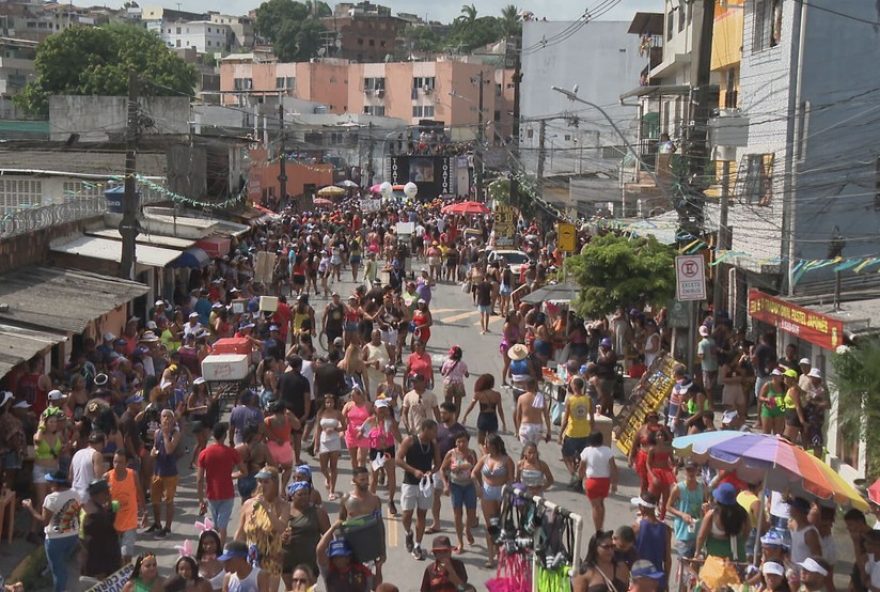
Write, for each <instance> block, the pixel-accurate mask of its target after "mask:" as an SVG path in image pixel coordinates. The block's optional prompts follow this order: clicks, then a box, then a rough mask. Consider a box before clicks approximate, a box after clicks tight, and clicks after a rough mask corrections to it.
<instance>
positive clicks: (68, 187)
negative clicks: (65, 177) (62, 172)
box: [61, 181, 103, 203]
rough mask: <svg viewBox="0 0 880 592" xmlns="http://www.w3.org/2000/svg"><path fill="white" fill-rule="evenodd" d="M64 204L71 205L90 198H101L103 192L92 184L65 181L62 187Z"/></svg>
mask: <svg viewBox="0 0 880 592" xmlns="http://www.w3.org/2000/svg"><path fill="white" fill-rule="evenodd" d="M61 190H62V193H63V201H64V203H70V202H72V201H77V200H80V199H87V198H90V197H100V196H101V195H102V194H103V190H102V189H101V188H100V187H99V186H97V185H94V184H92V183H84V182H82V181H65V182H64V183H63V184H62V187H61Z"/></svg>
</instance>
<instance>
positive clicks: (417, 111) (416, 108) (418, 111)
mask: <svg viewBox="0 0 880 592" xmlns="http://www.w3.org/2000/svg"><path fill="white" fill-rule="evenodd" d="M422 114H423V110H422V106H421V105H413V109H412V116H413V117H422Z"/></svg>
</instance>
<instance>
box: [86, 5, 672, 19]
mask: <svg viewBox="0 0 880 592" xmlns="http://www.w3.org/2000/svg"><path fill="white" fill-rule="evenodd" d="M373 1H374V2H375V1H376V0H373ZM122 3H123V0H110V1H105V2H103V3H102V2H100V0H98V1H95V0H74V4H78V5H83V6H91V5H95V4H106V5H108V6H113V7H117V8H118V7H119V6H121V5H122ZM335 3H336V2H335V0H331V1H329V2H328V4H330V5H331V6H333V5H334V4H335ZM378 3H379V4H382V5H385V6H390V7H391V11H392V13H393V14H397V13H398V12H409V13H415V14H418V15H419V16H421V17H422V18H424V17H425V16H426V15H427V16H428V18H429V19H430V20H438V21H442V22H448V21H451V20H452V19H454V18H455V17H456V16H458V15H459V14H460V12H461V7H462V5H463V4H465V2H464V1H463V0H439V1H438V0H384V1H383V0H378ZM467 3H468V4H470V3H473V4H474V5H475V6H476V8H477V15H478V16H481V15H498V14H499V13H500V12H501V9H502V8H503V7H504V6H506V5H508V4H514V5H515V6H517V7H518V8H520V9H521V10H530V11H532V12H533V13H534V14H535V16H537V17H538V18H542V17H547V19H548V20H574V19H576V18H578V17H579V16H580V15H581V14H583V13H584V11H585V10H587V9H590V10H591V11H592V12H594V13H595V14H599V13H600V12H602V13H604V14H602V15H601V17H600V18H602V19H603V20H626V21H628V20H630V19H631V18H632V15H633V14H634V13H635V12H637V11H640V10H642V11H645V10H648V11H655V12H663V0H516V1H514V0H468V2H467ZM139 4H140V5H141V6H154V5H157V4H158V5H160V6H164V7H166V8H177V7H178V5H179V6H180V8H181V9H182V10H191V11H193V12H206V11H208V10H221V11H222V12H224V13H225V14H246V13H247V12H248V11H249V10H251V9H253V8H256V7H257V6H259V5H260V1H259V0H224V2H222V3H221V4H219V5H218V3H217V1H216V0H180V2H179V3H178V2H177V1H176V0H139ZM608 8H610V10H607V11H606V9H608Z"/></svg>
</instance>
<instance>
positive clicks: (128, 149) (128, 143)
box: [119, 69, 140, 280]
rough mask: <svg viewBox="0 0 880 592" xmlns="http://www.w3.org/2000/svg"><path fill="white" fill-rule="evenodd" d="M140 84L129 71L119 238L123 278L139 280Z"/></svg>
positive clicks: (132, 71)
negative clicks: (136, 274)
mask: <svg viewBox="0 0 880 592" xmlns="http://www.w3.org/2000/svg"><path fill="white" fill-rule="evenodd" d="M139 86H140V81H139V80H138V77H137V72H135V70H134V69H131V70H129V71H128V122H127V126H126V130H125V194H124V196H123V200H124V201H123V204H122V222H121V223H120V224H119V234H120V235H122V257H121V261H120V264H119V277H121V278H123V279H127V280H134V279H135V263H136V262H137V255H136V252H135V245H136V242H135V241H136V240H137V235H138V230H139V229H138V219H137V214H138V209H139V207H138V206H139V204H138V194H137V184H136V182H135V181H136V180H135V176H136V175H137V146H138V138H139V136H140V112H139V109H138V97H139V96H140V88H139Z"/></svg>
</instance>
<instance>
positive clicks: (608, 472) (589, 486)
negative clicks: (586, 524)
mask: <svg viewBox="0 0 880 592" xmlns="http://www.w3.org/2000/svg"><path fill="white" fill-rule="evenodd" d="M603 439H604V438H603V436H602V432H593V433H592V434H590V436H589V438H588V441H587V446H586V448H584V449H583V451H581V462H580V464H579V465H578V476H579V477H580V478H581V479H582V480H583V482H584V492H585V493H586V494H587V499H589V500H590V505H591V506H592V509H593V526H594V527H595V529H596V532H599V531H600V530H602V526H603V525H604V524H605V498H606V497H608V494H609V493H614V492H616V491H617V465H616V464H615V463H614V453H613V452H612V451H611V449H610V448H609V447H608V446H605V445H604V443H603Z"/></svg>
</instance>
